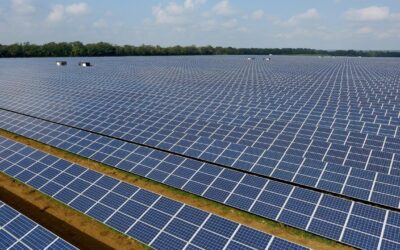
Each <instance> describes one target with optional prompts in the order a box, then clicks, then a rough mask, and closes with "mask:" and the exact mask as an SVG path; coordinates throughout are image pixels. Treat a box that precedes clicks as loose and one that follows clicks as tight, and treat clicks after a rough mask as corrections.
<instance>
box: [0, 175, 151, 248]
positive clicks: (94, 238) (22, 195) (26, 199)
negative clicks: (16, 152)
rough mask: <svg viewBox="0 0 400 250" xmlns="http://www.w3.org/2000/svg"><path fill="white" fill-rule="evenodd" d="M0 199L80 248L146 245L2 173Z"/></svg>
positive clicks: (141, 246) (139, 246)
mask: <svg viewBox="0 0 400 250" xmlns="http://www.w3.org/2000/svg"><path fill="white" fill-rule="evenodd" d="M0 200H2V201H3V202H5V203H6V204H7V205H9V206H11V207H13V208H14V209H16V210H17V211H19V212H20V213H22V214H24V215H26V216H27V217H29V218H30V219H32V220H34V221H35V222H37V223H38V224H40V225H42V226H43V227H45V228H47V229H48V230H50V231H52V232H53V233H55V234H56V235H58V236H60V237H61V238H63V239H65V240H66V241H68V242H69V243H71V244H72V245H74V246H76V247H78V248H79V249H84V250H85V249H87V250H93V249H96V250H111V249H148V248H147V247H146V246H144V245H142V244H141V243H139V242H136V241H134V240H133V239H131V238H129V237H127V236H125V235H123V234H120V233H118V232H117V231H113V230H111V229H110V228H108V227H107V226H105V225H103V224H101V223H99V222H97V221H95V220H92V219H91V218H89V217H88V216H86V215H84V214H82V213H79V212H77V211H75V210H73V209H71V208H69V207H67V206H64V205H63V204H61V203H59V202H57V201H55V200H53V199H51V198H49V197H47V196H45V195H44V194H42V193H40V192H38V191H36V190H34V189H32V188H30V187H28V186H26V185H25V184H23V183H20V182H18V181H15V180H13V179H11V178H10V177H8V176H6V175H4V174H3V173H0Z"/></svg>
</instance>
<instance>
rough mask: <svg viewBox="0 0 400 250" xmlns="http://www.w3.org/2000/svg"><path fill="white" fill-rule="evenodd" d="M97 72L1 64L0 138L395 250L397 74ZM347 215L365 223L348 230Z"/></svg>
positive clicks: (278, 67)
mask: <svg viewBox="0 0 400 250" xmlns="http://www.w3.org/2000/svg"><path fill="white" fill-rule="evenodd" d="M94 60H96V62H95V63H96V67H93V68H90V69H87V70H86V69H85V70H82V69H79V70H78V69H76V68H72V67H63V68H61V69H60V68H56V67H52V66H51V65H52V64H50V63H49V61H48V60H46V59H41V60H34V63H32V62H33V61H32V59H26V60H15V61H12V62H11V63H10V61H8V62H6V63H4V61H0V75H1V77H0V86H1V88H2V92H1V93H0V100H1V101H0V108H1V109H3V111H1V112H0V116H2V117H3V119H2V120H4V121H3V122H1V127H2V128H3V129H7V130H9V131H12V132H16V133H19V134H22V135H24V136H28V137H31V138H34V139H36V140H40V141H42V142H45V143H48V144H51V145H53V146H56V147H59V148H62V149H66V150H68V151H70V152H73V153H77V154H79V155H82V156H85V157H89V158H91V159H94V160H96V161H100V162H103V163H105V164H108V165H110V166H114V167H118V168H120V169H123V170H125V171H130V172H133V173H135V174H138V175H141V176H145V177H147V178H150V179H153V180H156V181H159V182H163V183H165V184H168V185H171V186H174V187H178V188H181V189H183V190H186V191H189V192H192V193H195V194H198V195H201V196H203V197H207V198H209V199H213V200H217V201H219V202H221V203H224V204H228V205H230V206H234V207H237V208H240V209H243V210H246V211H250V212H253V213H256V214H259V215H261V216H264V217H266V218H271V219H274V220H277V221H280V222H284V223H285V224H289V225H292V226H295V227H298V228H302V229H305V230H308V231H311V232H314V233H317V234H320V235H323V236H325V237H328V238H332V239H335V240H338V241H341V242H345V243H348V244H351V245H354V246H357V247H361V248H375V247H382V244H386V245H385V247H389V245H390V246H392V247H393V248H396V247H395V246H396V245H395V244H398V243H399V241H398V239H397V237H393V236H388V235H398V234H396V233H388V230H387V229H386V228H387V218H388V217H390V216H389V214H391V213H394V214H396V212H394V211H396V209H398V208H400V179H399V178H400V176H399V175H400V171H399V169H400V157H399V151H400V149H399V148H400V147H399V146H400V141H399V135H398V125H399V124H400V116H399V107H398V106H399V105H398V97H397V95H398V88H399V86H400V85H399V82H400V74H399V73H400V70H399V68H400V67H398V66H399V65H400V61H398V60H396V59H359V58H336V59H319V58H312V57H276V58H274V61H273V63H270V62H265V61H263V60H260V58H258V59H257V60H253V61H247V60H245V57H240V56H223V57H168V58H164V57H157V58H140V57H139V58H123V59H119V58H118V59H116V58H114V59H109V58H107V59H100V58H98V59H94ZM6 110H8V111H10V112H11V113H10V112H7V111H6ZM15 112H19V113H20V114H19V115H18V114H16V113H15ZM24 115H29V116H32V117H27V116H24ZM35 117H36V118H40V119H45V120H47V121H48V123H46V122H45V121H43V120H38V119H35ZM55 123H58V125H57V124H55ZM63 125H66V126H63ZM73 128H75V129H73ZM83 130H85V131H83ZM160 150H163V151H166V152H162V151H160ZM233 169H236V170H237V171H233ZM255 180H257V181H255ZM277 181H279V182H277ZM282 182H284V183H286V184H284V183H282ZM290 183H292V184H293V185H295V186H293V185H291V184H290ZM272 184H273V185H276V186H279V188H276V187H275V189H276V190H274V189H271V190H270V189H269V188H270V186H272ZM257 185H259V186H257ZM283 187H285V188H283ZM301 187H303V188H301ZM304 188H305V189H304ZM312 190H313V191H312ZM318 190H320V191H321V192H317V191H318ZM264 191H265V192H267V193H268V199H265V197H264ZM326 193H329V194H331V195H340V196H341V197H347V198H348V199H350V200H345V199H343V198H338V197H333V196H330V195H327V194H326ZM300 194H301V195H300ZM271 195H280V196H277V197H280V198H279V199H278V198H271ZM326 197H329V198H330V199H331V200H330V203H327V204H325V203H324V202H323V201H324V199H326ZM263 199H264V200H263ZM292 200H293V201H295V202H294V203H293V204H292V203H291V202H292ZM337 200H340V201H343V202H344V203H346V204H350V205H346V206H344V207H346V208H345V209H344V210H341V209H339V208H337V207H332V206H333V205H332V204H336V203H338V202H337ZM351 200H354V201H357V202H358V203H357V202H354V201H351ZM299 201H301V202H303V203H301V202H300V203H299ZM360 202H361V203H360ZM365 202H366V203H367V204H376V205H380V206H383V207H385V208H387V209H383V208H374V207H372V206H370V205H367V204H362V203H365ZM260 204H261V205H260ZM338 204H339V203H338ZM266 206H268V209H265V207H266ZM357 206H362V207H363V209H364V207H366V208H365V209H367V210H369V211H370V212H368V213H357V212H355V213H354V217H353V209H354V208H355V207H357ZM320 208H328V209H330V210H328V211H331V210H333V211H335V212H338V211H340V212H343V213H344V214H348V216H347V217H346V219H344V220H338V219H336V217H335V218H333V219H332V218H328V217H329V216H328V217H318V216H321V215H320V214H319V212H318V211H319V209H320ZM266 211H268V212H266ZM286 211H290V212H289V213H287V212H286ZM354 211H357V209H355V210H354ZM382 211H383V212H382ZM327 214H329V213H327ZM302 215H303V216H302ZM324 216H326V215H324ZM337 217H338V218H340V216H339V215H337ZM358 217H361V219H362V220H361V221H357V220H358ZM353 218H354V219H353ZM317 219H318V220H317ZM353 220H354V221H357V222H353ZM324 223H325V224H324ZM321 225H322V226H321ZM371 225H374V226H371ZM388 226H390V227H391V226H392V224H390V225H388ZM390 227H389V228H390ZM396 227H397V226H396V225H395V224H394V228H396ZM328 228H329V229H328ZM330 228H332V229H330ZM377 228H379V230H377ZM390 230H391V229H389V231H390ZM396 230H397V229H396ZM339 232H340V233H339ZM346 234H349V236H346ZM363 238H365V240H364V239H363Z"/></svg>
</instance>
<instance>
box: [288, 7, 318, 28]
mask: <svg viewBox="0 0 400 250" xmlns="http://www.w3.org/2000/svg"><path fill="white" fill-rule="evenodd" d="M319 18H320V14H319V13H318V11H317V9H315V8H312V9H308V10H307V11H306V12H303V13H300V14H297V15H295V16H292V17H291V18H289V20H288V21H287V22H286V23H285V24H288V25H296V24H298V23H299V22H301V21H304V20H316V19H319Z"/></svg>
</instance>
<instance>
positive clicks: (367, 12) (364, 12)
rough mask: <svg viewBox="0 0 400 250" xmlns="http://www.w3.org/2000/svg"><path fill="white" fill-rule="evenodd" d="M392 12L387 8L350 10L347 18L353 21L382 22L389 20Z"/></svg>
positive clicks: (373, 7)
mask: <svg viewBox="0 0 400 250" xmlns="http://www.w3.org/2000/svg"><path fill="white" fill-rule="evenodd" d="M389 16H390V10H389V8H388V7H386V6H370V7H367V8H362V9H350V10H348V11H346V13H345V17H346V19H348V20H352V21H380V20H384V19H387V18H389Z"/></svg>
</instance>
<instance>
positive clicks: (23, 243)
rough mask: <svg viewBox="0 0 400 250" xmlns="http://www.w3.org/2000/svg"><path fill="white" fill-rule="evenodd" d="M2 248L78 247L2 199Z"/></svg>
mask: <svg viewBox="0 0 400 250" xmlns="http://www.w3.org/2000/svg"><path fill="white" fill-rule="evenodd" d="M0 249H33V250H44V249H49V250H60V249H63V250H74V249H77V248H76V247H74V246H72V245H71V244H69V243H68V242H66V241H65V240H63V239H61V238H59V237H58V236H56V235H55V234H53V233H52V232H50V231H48V230H47V229H45V228H44V227H42V226H40V225H38V224H37V223H35V222H34V221H32V220H30V219H29V218H27V217H26V216H24V215H22V214H21V213H19V212H18V211H16V210H14V209H13V208H11V207H10V206H8V205H7V204H5V203H3V202H2V201H0Z"/></svg>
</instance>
